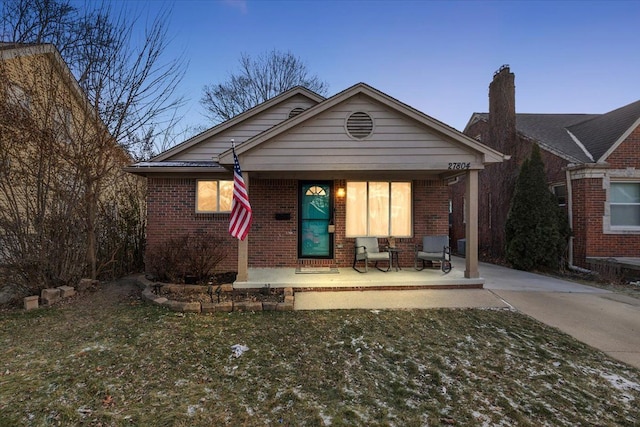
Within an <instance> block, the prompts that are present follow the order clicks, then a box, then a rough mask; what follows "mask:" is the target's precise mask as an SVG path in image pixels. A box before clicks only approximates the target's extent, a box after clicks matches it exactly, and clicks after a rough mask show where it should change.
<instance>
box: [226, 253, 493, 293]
mask: <svg viewBox="0 0 640 427" xmlns="http://www.w3.org/2000/svg"><path fill="white" fill-rule="evenodd" d="M451 263H452V265H453V269H452V270H451V272H450V273H448V274H444V273H443V272H442V270H440V269H439V268H433V269H430V268H425V269H424V270H422V271H416V270H415V269H414V268H413V267H412V266H411V267H409V266H407V267H403V268H402V269H401V270H398V271H396V270H395V268H393V269H391V270H390V271H388V272H382V271H379V270H377V269H376V268H369V272H368V273H358V272H357V271H355V270H353V269H352V268H350V267H345V268H338V269H334V270H333V271H332V272H330V271H325V272H317V273H297V272H296V269H295V268H249V269H248V276H249V279H248V280H246V281H236V282H235V283H234V284H233V287H234V288H236V289H247V288H263V287H265V286H270V287H272V288H286V287H291V288H294V291H296V292H303V291H336V290H340V291H353V290H405V289H406V290H414V289H478V288H482V287H483V284H484V279H483V278H482V277H477V278H466V277H465V274H464V270H465V259H464V258H460V257H456V256H452V257H451ZM319 271H321V270H319Z"/></svg>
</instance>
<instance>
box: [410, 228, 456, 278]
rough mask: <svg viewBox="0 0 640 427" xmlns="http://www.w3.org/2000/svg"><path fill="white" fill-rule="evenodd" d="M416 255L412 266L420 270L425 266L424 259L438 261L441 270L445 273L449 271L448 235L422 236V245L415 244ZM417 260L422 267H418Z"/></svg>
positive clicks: (449, 251)
mask: <svg viewBox="0 0 640 427" xmlns="http://www.w3.org/2000/svg"><path fill="white" fill-rule="evenodd" d="M415 253H416V257H415V261H414V264H413V267H414V268H415V269H416V270H418V271H422V270H424V267H425V264H424V263H425V261H431V263H432V264H433V262H439V263H440V268H441V269H442V272H443V273H445V274H447V273H448V272H450V271H451V248H450V247H449V236H446V235H442V236H424V237H423V238H422V245H416V250H415ZM418 261H420V262H421V263H422V267H421V268H418Z"/></svg>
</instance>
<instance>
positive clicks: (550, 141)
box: [465, 100, 640, 163]
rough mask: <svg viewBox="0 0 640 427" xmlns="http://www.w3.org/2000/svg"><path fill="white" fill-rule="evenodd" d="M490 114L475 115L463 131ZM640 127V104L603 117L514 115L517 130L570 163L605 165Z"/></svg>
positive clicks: (627, 106)
mask: <svg viewBox="0 0 640 427" xmlns="http://www.w3.org/2000/svg"><path fill="white" fill-rule="evenodd" d="M478 120H484V121H487V122H488V120H489V113H474V114H473V115H472V117H471V119H470V120H469V123H468V124H467V126H466V128H465V131H466V129H468V127H469V126H470V125H471V124H473V123H475V122H476V121H478ZM639 125H640V100H639V101H636V102H633V103H631V104H628V105H625V106H624V107H620V108H617V109H615V110H613V111H610V112H608V113H604V114H530V113H517V114H516V130H517V132H518V133H519V134H521V135H522V136H524V137H526V138H529V139H532V140H534V141H536V142H537V143H538V144H539V145H540V146H541V147H542V148H544V149H546V150H547V151H550V152H552V153H554V154H556V155H558V156H560V157H562V158H564V159H566V160H568V161H570V162H574V163H594V162H604V161H605V160H606V159H607V157H608V156H609V155H610V154H611V152H612V151H613V150H615V148H616V147H617V146H618V145H620V144H621V143H622V141H624V140H625V138H626V137H627V136H628V135H629V134H630V133H631V132H632V131H633V130H634V129H635V128H636V127H637V126H639Z"/></svg>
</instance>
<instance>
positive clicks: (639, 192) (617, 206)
mask: <svg viewBox="0 0 640 427" xmlns="http://www.w3.org/2000/svg"><path fill="white" fill-rule="evenodd" d="M609 195H610V200H609V207H610V208H611V226H612V227H640V182H612V183H611V190H610V193H609Z"/></svg>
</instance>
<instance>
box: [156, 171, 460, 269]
mask: <svg viewBox="0 0 640 427" xmlns="http://www.w3.org/2000/svg"><path fill="white" fill-rule="evenodd" d="M195 183H196V180H195V179H193V178H175V179H170V178H149V180H148V195H147V201H148V213H147V220H148V225H147V247H148V248H149V249H152V248H154V247H157V246H158V245H162V244H163V243H166V242H167V241H168V240H169V239H171V238H175V237H178V236H180V235H183V234H185V233H194V232H210V233H211V234H212V235H215V236H217V237H219V238H220V239H221V241H222V244H223V245H224V247H225V250H226V251H227V254H228V255H227V257H226V259H225V260H224V261H223V263H222V264H221V265H220V267H219V270H220V271H236V270H237V254H238V252H237V241H236V239H234V238H232V237H231V236H230V235H229V233H228V231H227V229H228V225H229V214H196V213H195ZM345 184H346V182H345V181H343V180H337V181H334V191H333V194H335V193H336V191H335V190H336V189H337V188H338V187H343V188H344V187H345ZM249 196H250V201H251V206H252V208H253V215H254V216H253V224H252V227H251V232H250V233H249V237H248V239H249V266H250V267H295V266H297V265H301V264H303V265H315V266H321V265H325V266H339V267H349V266H351V265H352V263H353V246H354V240H355V239H353V238H346V237H345V204H346V198H335V199H334V203H335V204H334V208H335V210H336V211H335V212H336V218H335V225H336V232H335V234H334V239H335V241H334V250H335V254H334V257H335V258H334V259H310V260H306V259H305V260H298V246H297V245H298V181H296V180H277V179H250V182H249ZM413 197H414V219H413V220H414V224H413V226H414V235H415V237H414V238H405V239H397V240H396V243H397V246H398V247H399V248H400V249H401V250H402V252H401V253H400V263H401V265H413V250H414V245H415V244H416V243H418V242H420V241H421V240H422V236H423V235H425V234H448V228H449V226H448V198H449V197H448V188H447V186H446V185H445V183H444V182H443V181H440V180H436V181H414V183H413ZM276 213H288V214H290V215H291V219H289V220H276V219H275V216H276ZM380 243H381V244H384V243H385V239H381V240H380Z"/></svg>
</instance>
